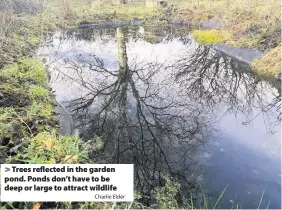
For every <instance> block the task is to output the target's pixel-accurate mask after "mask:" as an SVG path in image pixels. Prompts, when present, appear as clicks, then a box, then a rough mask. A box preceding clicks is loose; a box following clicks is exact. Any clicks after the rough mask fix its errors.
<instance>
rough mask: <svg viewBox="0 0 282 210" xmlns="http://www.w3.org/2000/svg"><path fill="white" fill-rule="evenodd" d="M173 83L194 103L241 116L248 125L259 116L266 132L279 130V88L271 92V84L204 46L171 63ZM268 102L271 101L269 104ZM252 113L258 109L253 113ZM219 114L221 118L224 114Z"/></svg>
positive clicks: (278, 83)
mask: <svg viewBox="0 0 282 210" xmlns="http://www.w3.org/2000/svg"><path fill="white" fill-rule="evenodd" d="M173 67H174V69H175V77H176V81H177V82H179V83H181V84H182V90H183V91H184V92H185V94H186V95H187V96H188V97H189V98H190V99H193V100H196V101H197V102H198V103H201V104H206V105H207V106H210V107H211V109H210V110H211V111H214V110H216V111H217V112H218V109H216V107H218V108H219V109H221V110H220V112H221V113H224V114H226V113H230V112H232V113H233V114H235V115H237V114H240V115H244V117H245V122H243V124H249V123H250V122H251V121H253V120H254V119H255V118H256V117H258V116H260V115H263V117H264V119H265V126H266V128H267V129H268V131H269V132H270V133H274V132H275V131H276V130H277V129H279V125H280V122H281V112H280V108H281V89H280V82H277V84H276V87H278V88H277V89H278V93H277V92H276V91H271V92H269V91H265V90H271V89H273V88H272V84H269V83H266V82H265V81H262V80H261V79H260V78H259V77H258V76H256V75H255V74H254V73H252V72H251V69H250V67H249V66H248V65H245V64H242V63H238V62H236V61H235V60H232V59H231V58H230V57H227V56H224V55H222V54H220V53H216V52H214V51H213V50H212V48H211V47H208V46H204V47H203V46H199V47H198V48H197V49H196V50H195V53H193V55H192V56H191V57H188V58H187V57H186V58H185V57H184V58H181V59H180V60H179V61H177V62H176V63H175V64H173ZM269 99H272V100H271V101H270V100H269ZM253 110H256V111H257V110H259V111H258V112H255V113H253ZM224 114H223V115H224Z"/></svg>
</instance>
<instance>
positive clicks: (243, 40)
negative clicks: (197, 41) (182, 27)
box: [174, 0, 281, 50]
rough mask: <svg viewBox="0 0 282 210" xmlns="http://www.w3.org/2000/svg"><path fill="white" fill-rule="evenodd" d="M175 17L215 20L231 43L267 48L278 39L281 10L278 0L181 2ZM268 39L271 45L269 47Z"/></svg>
mask: <svg viewBox="0 0 282 210" xmlns="http://www.w3.org/2000/svg"><path fill="white" fill-rule="evenodd" d="M174 18H179V19H184V20H188V21H199V20H207V19H212V18H214V19H218V20H220V22H222V23H223V25H224V30H228V31H229V33H231V34H232V39H230V40H228V42H229V43H230V44H233V45H236V46H240V47H257V48H259V49H261V50H266V49H269V48H272V47H273V46H274V47H275V45H277V44H278V43H279V40H280V29H281V24H280V23H281V12H280V2H279V1H277V0H269V1H265V0H218V1H209V0H197V1H195V0H194V1H193V0H188V1H181V3H180V4H179V5H178V11H177V12H176V13H175V14H174ZM267 42H271V43H272V46H268V43H267Z"/></svg>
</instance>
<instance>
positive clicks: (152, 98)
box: [38, 26, 281, 208]
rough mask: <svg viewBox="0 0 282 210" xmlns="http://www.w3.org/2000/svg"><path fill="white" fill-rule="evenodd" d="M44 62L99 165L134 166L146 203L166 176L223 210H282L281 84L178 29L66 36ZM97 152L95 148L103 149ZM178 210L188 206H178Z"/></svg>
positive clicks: (52, 41) (53, 40)
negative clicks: (247, 209) (89, 142)
mask: <svg viewBox="0 0 282 210" xmlns="http://www.w3.org/2000/svg"><path fill="white" fill-rule="evenodd" d="M38 56H40V57H42V58H44V62H45V63H46V65H47V66H48V68H49V70H50V71H51V86H52V88H53V90H54V91H55V94H56V97H57V101H59V102H60V103H63V104H64V105H65V106H66V108H67V110H68V111H69V112H70V113H71V114H72V116H73V120H74V126H75V128H76V129H77V130H79V133H80V135H81V137H82V138H83V139H84V140H85V141H93V142H94V141H95V142H96V144H95V145H96V147H99V148H93V152H92V158H93V159H94V160H95V161H96V162H99V163H134V165H135V185H136V189H138V191H140V192H142V193H143V194H144V195H147V196H148V198H147V199H144V202H150V199H149V197H150V192H151V191H152V189H155V188H156V187H157V186H162V185H163V183H164V180H165V179H164V177H170V178H171V179H173V180H177V181H178V182H180V183H181V186H182V190H181V191H180V193H179V195H178V197H179V198H182V197H183V196H185V195H187V193H188V195H189V197H190V193H191V194H192V195H193V198H194V200H195V202H198V203H199V204H201V202H202V201H203V199H202V198H203V194H204V195H205V197H206V199H208V203H209V207H210V208H211V207H213V205H214V204H215V201H216V199H217V196H219V195H220V194H221V192H222V191H223V190H224V189H225V187H227V188H226V190H225V192H224V194H223V197H222V199H221V200H220V202H219V204H218V205H217V206H216V208H231V207H232V206H233V207H234V208H236V207H237V205H239V206H241V207H242V208H257V207H258V206H259V203H260V199H261V197H262V195H263V198H262V202H261V204H260V208H267V207H268V208H280V207H281V206H280V203H281V151H280V148H281V142H280V135H281V129H280V120H281V116H280V105H281V95H280V94H281V91H280V90H279V89H277V87H279V85H277V84H276V85H275V84H272V83H269V82H267V81H263V80H261V79H259V78H258V77H257V76H256V75H255V74H253V73H251V71H250V68H249V67H248V66H246V65H245V64H241V63H239V62H237V61H236V60H233V59H231V58H229V57H228V56H226V55H223V54H221V53H219V52H216V51H215V50H213V49H212V48H211V47H208V46H201V45H199V44H197V43H196V42H195V41H194V40H193V39H192V38H191V36H190V31H189V29H186V28H181V27H175V26H159V27H145V26H138V27H128V28H122V29H120V28H118V29H116V28H104V29H102V28H100V29H95V28H88V29H72V30H67V31H59V32H57V33H55V34H53V35H52V36H50V37H48V38H46V40H44V41H43V42H42V43H41V47H40V49H39V52H38ZM97 145H98V146H97ZM179 200H180V202H181V199H179Z"/></svg>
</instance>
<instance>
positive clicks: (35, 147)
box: [15, 130, 89, 164]
mask: <svg viewBox="0 0 282 210" xmlns="http://www.w3.org/2000/svg"><path fill="white" fill-rule="evenodd" d="M87 149H88V146H87V144H86V143H83V142H82V141H81V140H80V139H79V138H78V137H75V136H64V137H63V136H59V135H58V134H57V132H56V130H53V131H52V132H41V133H39V134H37V135H36V136H35V137H34V138H31V139H29V146H28V147H27V148H25V149H24V150H23V152H22V153H20V154H18V155H17V156H16V157H15V159H16V160H18V161H21V162H25V163H28V164H74V163H86V162H87V163H89V160H88V159H87Z"/></svg>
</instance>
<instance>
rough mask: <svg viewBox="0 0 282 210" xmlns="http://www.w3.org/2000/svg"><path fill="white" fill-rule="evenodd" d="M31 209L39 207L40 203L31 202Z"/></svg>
mask: <svg viewBox="0 0 282 210" xmlns="http://www.w3.org/2000/svg"><path fill="white" fill-rule="evenodd" d="M32 209H40V203H35V204H33V205H32Z"/></svg>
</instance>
